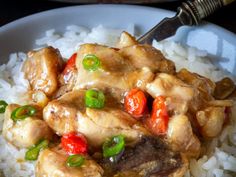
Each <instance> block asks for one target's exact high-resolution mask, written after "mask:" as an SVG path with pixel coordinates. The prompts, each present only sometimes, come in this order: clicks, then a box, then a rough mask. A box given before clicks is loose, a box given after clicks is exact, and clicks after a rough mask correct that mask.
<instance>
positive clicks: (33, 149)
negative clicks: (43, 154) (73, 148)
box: [25, 140, 49, 160]
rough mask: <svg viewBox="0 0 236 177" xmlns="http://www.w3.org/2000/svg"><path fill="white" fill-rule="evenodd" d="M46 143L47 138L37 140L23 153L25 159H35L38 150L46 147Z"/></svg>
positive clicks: (47, 142)
mask: <svg viewBox="0 0 236 177" xmlns="http://www.w3.org/2000/svg"><path fill="white" fill-rule="evenodd" d="M48 144H49V141H48V140H41V141H39V142H38V143H37V144H36V145H34V146H32V147H31V148H29V150H28V151H27V152H26V153H25V160H37V158H38V156H39V152H40V150H42V149H45V148H47V147H48Z"/></svg>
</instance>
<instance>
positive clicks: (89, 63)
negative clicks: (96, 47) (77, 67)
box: [82, 54, 100, 71]
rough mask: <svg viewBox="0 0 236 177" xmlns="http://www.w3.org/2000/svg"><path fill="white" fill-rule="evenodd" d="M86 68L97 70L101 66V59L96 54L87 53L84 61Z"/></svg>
mask: <svg viewBox="0 0 236 177" xmlns="http://www.w3.org/2000/svg"><path fill="white" fill-rule="evenodd" d="M82 64H83V67H84V69H86V70H88V71H96V70H97V69H98V68H99V67H100V60H99V58H98V57H97V56H96V55H92V54H88V55H85V57H84V59H83V61H82Z"/></svg>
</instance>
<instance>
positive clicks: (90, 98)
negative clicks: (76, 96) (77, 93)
mask: <svg viewBox="0 0 236 177" xmlns="http://www.w3.org/2000/svg"><path fill="white" fill-rule="evenodd" d="M104 103H105V95H104V94H103V92H101V91H97V90H93V89H90V90H87V91H86V93H85V105H86V106H87V107H89V108H98V109H99V108H103V107H104Z"/></svg>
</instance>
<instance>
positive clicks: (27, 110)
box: [11, 105, 37, 121]
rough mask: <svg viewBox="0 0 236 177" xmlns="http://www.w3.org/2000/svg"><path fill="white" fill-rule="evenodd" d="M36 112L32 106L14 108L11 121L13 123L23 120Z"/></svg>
mask: <svg viewBox="0 0 236 177" xmlns="http://www.w3.org/2000/svg"><path fill="white" fill-rule="evenodd" d="M36 112H37V110H36V109H35V108H34V107H33V106H30V105H25V106H21V107H18V108H16V109H15V110H14V111H13V112H12V113H11V119H12V120H13V121H20V120H24V119H25V118H27V117H30V116H33V115H35V113H36Z"/></svg>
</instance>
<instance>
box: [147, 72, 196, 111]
mask: <svg viewBox="0 0 236 177" xmlns="http://www.w3.org/2000/svg"><path fill="white" fill-rule="evenodd" d="M146 91H147V92H148V93H149V94H150V95H151V96H152V97H153V98H156V97H157V96H165V97H166V102H167V106H168V110H169V112H172V113H173V114H185V113H186V112H187V111H188V105H189V102H190V101H191V100H192V99H193V96H194V89H193V88H192V87H191V86H189V85H187V84H185V83H184V82H183V81H181V80H179V79H178V78H176V77H175V76H173V75H170V74H165V73H160V74H157V76H156V78H155V79H154V80H153V81H152V82H150V83H148V84H147V86H146Z"/></svg>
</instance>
